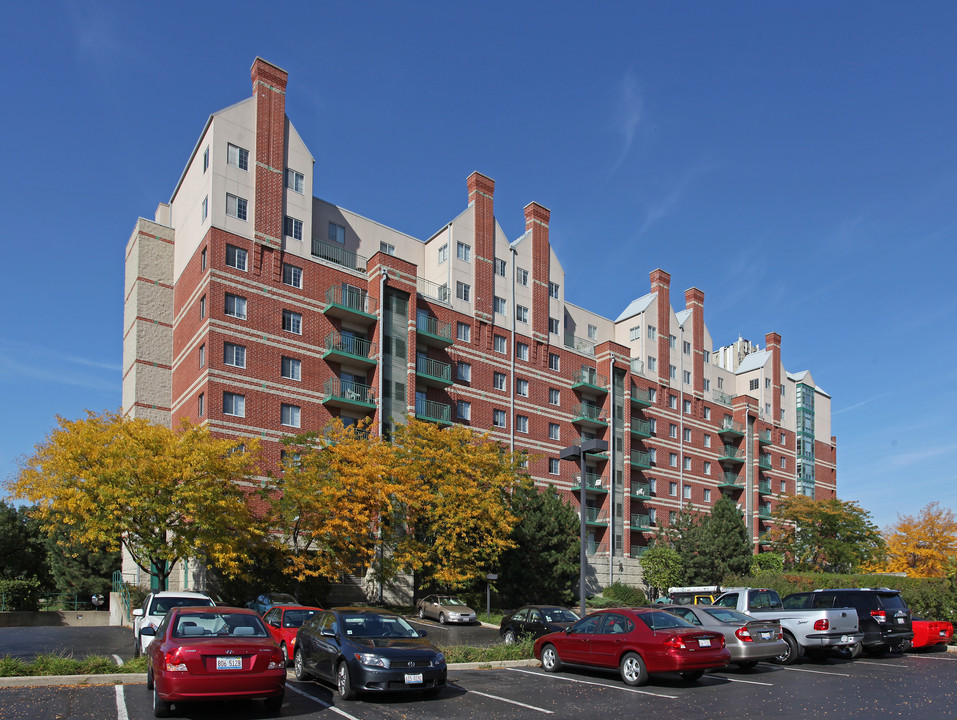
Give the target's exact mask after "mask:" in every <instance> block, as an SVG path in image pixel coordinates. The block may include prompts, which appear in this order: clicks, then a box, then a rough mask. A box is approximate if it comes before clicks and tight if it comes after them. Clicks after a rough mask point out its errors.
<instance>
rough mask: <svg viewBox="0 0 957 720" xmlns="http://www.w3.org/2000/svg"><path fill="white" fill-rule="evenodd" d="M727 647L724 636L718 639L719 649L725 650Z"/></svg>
mask: <svg viewBox="0 0 957 720" xmlns="http://www.w3.org/2000/svg"><path fill="white" fill-rule="evenodd" d="M725 645H726V643H725V641H724V635H721V636H720V637H719V638H718V647H721V648H723V647H724V646H725Z"/></svg>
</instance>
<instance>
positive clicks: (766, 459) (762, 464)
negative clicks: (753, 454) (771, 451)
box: [758, 453, 771, 470]
mask: <svg viewBox="0 0 957 720" xmlns="http://www.w3.org/2000/svg"><path fill="white" fill-rule="evenodd" d="M758 467H759V468H761V469H762V470H770V469H771V456H770V455H768V454H766V453H762V454H761V455H760V456H759V457H758Z"/></svg>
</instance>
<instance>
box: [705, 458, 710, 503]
mask: <svg viewBox="0 0 957 720" xmlns="http://www.w3.org/2000/svg"><path fill="white" fill-rule="evenodd" d="M709 465H710V463H709ZM707 474H710V470H709V471H708V473H707ZM704 501H705V502H706V503H710V502H711V490H710V488H705V490H704Z"/></svg>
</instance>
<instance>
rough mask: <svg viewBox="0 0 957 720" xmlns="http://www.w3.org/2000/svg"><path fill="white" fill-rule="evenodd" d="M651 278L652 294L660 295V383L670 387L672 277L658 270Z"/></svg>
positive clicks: (653, 272) (654, 271) (653, 271)
mask: <svg viewBox="0 0 957 720" xmlns="http://www.w3.org/2000/svg"><path fill="white" fill-rule="evenodd" d="M650 277H651V292H653V293H658V381H659V382H661V383H663V384H665V385H668V384H670V383H671V374H670V371H669V366H670V365H671V348H670V344H669V342H668V337H669V336H670V335H671V296H670V294H669V293H670V291H669V287H670V285H671V275H670V274H669V273H666V272H665V271H664V270H662V269H661V268H658V269H656V270H652V271H651V275H650ZM678 379H679V380H680V379H681V378H678Z"/></svg>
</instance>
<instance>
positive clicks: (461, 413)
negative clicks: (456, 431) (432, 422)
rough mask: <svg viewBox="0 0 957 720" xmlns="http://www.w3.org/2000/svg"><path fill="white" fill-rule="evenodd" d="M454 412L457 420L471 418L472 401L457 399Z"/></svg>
mask: <svg viewBox="0 0 957 720" xmlns="http://www.w3.org/2000/svg"><path fill="white" fill-rule="evenodd" d="M455 414H456V415H457V416H458V419H459V420H471V419H472V403H470V402H467V401H465V400H459V401H457V402H456V403H455Z"/></svg>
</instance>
